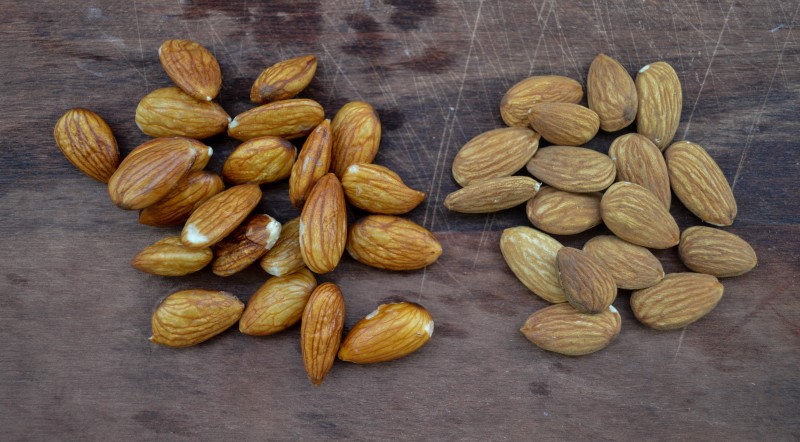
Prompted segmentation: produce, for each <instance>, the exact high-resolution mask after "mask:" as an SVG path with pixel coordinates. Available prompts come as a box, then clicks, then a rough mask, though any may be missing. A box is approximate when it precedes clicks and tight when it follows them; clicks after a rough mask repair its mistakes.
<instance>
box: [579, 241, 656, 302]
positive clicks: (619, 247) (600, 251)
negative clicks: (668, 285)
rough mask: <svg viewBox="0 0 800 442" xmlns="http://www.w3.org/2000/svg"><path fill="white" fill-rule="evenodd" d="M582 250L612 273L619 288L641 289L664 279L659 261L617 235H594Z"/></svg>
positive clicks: (648, 252)
mask: <svg viewBox="0 0 800 442" xmlns="http://www.w3.org/2000/svg"><path fill="white" fill-rule="evenodd" d="M583 251H584V252H586V253H587V254H588V255H589V256H591V257H592V259H594V260H595V261H597V262H598V263H600V264H602V265H603V266H604V267H605V268H606V270H608V271H609V272H610V273H611V276H613V277H614V282H615V283H616V285H617V287H618V288H621V289H628V290H638V289H644V288H647V287H650V286H653V285H655V284H657V283H658V282H659V281H661V280H662V279H664V269H663V268H662V267H661V262H660V261H659V260H658V258H656V257H655V255H653V253H652V252H650V251H649V250H647V249H646V248H644V247H642V246H637V245H635V244H631V243H629V242H627V241H624V240H621V239H619V238H617V237H616V236H612V235H600V236H595V237H594V238H592V239H590V240H589V241H587V242H586V244H584V245H583Z"/></svg>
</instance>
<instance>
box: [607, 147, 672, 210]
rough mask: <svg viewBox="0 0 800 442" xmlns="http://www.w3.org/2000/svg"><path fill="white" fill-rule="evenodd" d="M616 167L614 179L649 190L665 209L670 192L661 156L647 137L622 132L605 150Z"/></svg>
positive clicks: (662, 156)
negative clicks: (615, 177)
mask: <svg viewBox="0 0 800 442" xmlns="http://www.w3.org/2000/svg"><path fill="white" fill-rule="evenodd" d="M608 156H609V157H611V159H612V160H613V161H614V164H615V165H616V166H617V181H630V182H631V183H636V184H638V185H640V186H642V187H644V188H645V189H647V190H649V191H650V192H651V193H652V194H653V195H655V196H656V198H658V199H659V201H661V202H662V203H663V204H664V207H666V208H667V210H669V207H670V204H671V202H672V192H671V191H670V187H669V174H668V173H667V163H666V162H665V161H664V155H663V154H662V153H661V151H660V150H658V147H657V146H656V145H655V144H653V142H652V141H650V139H649V138H647V137H645V136H644V135H639V134H634V133H631V134H626V135H623V136H621V137H619V138H617V139H616V140H614V142H613V143H611V147H610V148H609V149H608Z"/></svg>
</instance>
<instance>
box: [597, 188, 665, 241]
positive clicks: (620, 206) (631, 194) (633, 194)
mask: <svg viewBox="0 0 800 442" xmlns="http://www.w3.org/2000/svg"><path fill="white" fill-rule="evenodd" d="M600 213H601V215H602V216H603V222H604V223H605V225H606V227H608V228H609V230H611V231H612V232H614V234H615V235H617V236H618V237H620V238H622V239H624V240H625V241H628V242H631V243H634V244H636V245H640V246H643V247H648V248H651V249H668V248H670V247H672V246H675V245H677V244H678V241H680V230H679V229H678V224H677V223H675V218H673V217H672V215H670V213H669V212H668V211H667V209H665V208H664V205H663V204H662V203H661V201H659V200H658V198H656V197H655V195H653V194H652V193H650V191H649V190H647V189H645V188H644V187H642V186H640V185H638V184H634V183H629V182H627V181H623V182H619V183H615V184H614V185H613V186H611V187H610V188H609V189H608V190H607V191H606V193H605V194H603V199H602V200H601V201H600Z"/></svg>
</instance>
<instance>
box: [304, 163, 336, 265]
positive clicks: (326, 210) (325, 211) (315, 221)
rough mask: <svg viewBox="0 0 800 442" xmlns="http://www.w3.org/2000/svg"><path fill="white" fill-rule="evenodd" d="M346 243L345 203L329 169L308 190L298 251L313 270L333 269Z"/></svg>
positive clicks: (334, 176)
mask: <svg viewBox="0 0 800 442" xmlns="http://www.w3.org/2000/svg"><path fill="white" fill-rule="evenodd" d="M346 244H347V206H345V201H344V192H343V191H342V185H341V183H339V179H338V178H336V175H334V174H332V173H328V174H327V175H325V176H323V177H322V178H320V179H319V181H317V184H316V185H314V188H313V189H311V192H310V193H309V194H308V199H307V200H306V204H305V205H304V206H303V211H302V213H301V214H300V253H301V254H302V256H303V262H305V263H306V266H307V267H308V268H309V270H311V271H312V272H314V273H317V274H323V273H328V272H330V271H331V270H333V269H335V268H336V266H337V265H338V264H339V260H340V259H341V258H342V254H343V253H344V248H345V245H346Z"/></svg>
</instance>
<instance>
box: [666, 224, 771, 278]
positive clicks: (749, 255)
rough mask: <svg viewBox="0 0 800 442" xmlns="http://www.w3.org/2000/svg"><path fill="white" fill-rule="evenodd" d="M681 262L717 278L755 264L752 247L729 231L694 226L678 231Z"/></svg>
mask: <svg viewBox="0 0 800 442" xmlns="http://www.w3.org/2000/svg"><path fill="white" fill-rule="evenodd" d="M678 253H680V256H681V261H683V263H684V264H685V265H686V267H688V268H689V269H691V270H693V271H695V272H698V273H705V274H708V275H713V276H716V277H717V278H727V277H731V276H739V275H743V274H745V273H747V272H749V271H750V270H753V268H754V267H755V266H756V264H758V258H757V257H756V252H755V250H753V247H751V246H750V244H748V243H747V241H745V240H744V239H742V238H741V237H739V236H738V235H735V234H733V233H731V232H726V231H724V230H720V229H715V228H713V227H705V226H694V227H689V228H688V229H686V230H684V231H683V233H681V244H680V246H679V247H678Z"/></svg>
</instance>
